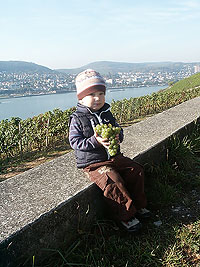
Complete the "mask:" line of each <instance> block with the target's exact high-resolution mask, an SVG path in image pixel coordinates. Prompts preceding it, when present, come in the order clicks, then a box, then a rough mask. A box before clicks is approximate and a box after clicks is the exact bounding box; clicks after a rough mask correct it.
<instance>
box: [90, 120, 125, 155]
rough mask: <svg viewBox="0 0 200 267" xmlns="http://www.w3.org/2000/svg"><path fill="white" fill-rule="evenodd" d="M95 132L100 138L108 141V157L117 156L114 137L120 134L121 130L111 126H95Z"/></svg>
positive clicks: (116, 144)
mask: <svg viewBox="0 0 200 267" xmlns="http://www.w3.org/2000/svg"><path fill="white" fill-rule="evenodd" d="M94 130H95V132H96V133H97V134H98V135H99V136H101V137H102V138H105V139H108V140H109V143H110V145H109V147H108V153H109V154H110V156H115V155H116V154H117V149H118V146H119V144H118V140H117V139H116V135H117V134H119V133H120V130H121V128H120V127H115V126H112V124H110V123H109V124H97V125H96V126H95V127H94Z"/></svg>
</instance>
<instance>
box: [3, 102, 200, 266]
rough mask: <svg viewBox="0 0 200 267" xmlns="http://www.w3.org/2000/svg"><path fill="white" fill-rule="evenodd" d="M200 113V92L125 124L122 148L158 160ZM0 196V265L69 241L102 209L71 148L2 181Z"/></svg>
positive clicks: (128, 153) (141, 157) (143, 158)
mask: <svg viewBox="0 0 200 267" xmlns="http://www.w3.org/2000/svg"><path fill="white" fill-rule="evenodd" d="M199 118H200V97H198V98H195V99H192V100H189V101H187V102H185V103H183V104H180V105H178V106H176V107H174V108H171V109H169V110H167V111H164V112H162V113H160V114H157V115H155V116H153V117H151V118H148V119H146V120H144V121H142V122H140V123H137V124H134V125H133V126H130V127H128V128H126V129H125V141H124V142H123V145H122V152H123V153H124V154H125V155H126V156H128V157H131V158H134V159H135V160H137V161H139V162H140V163H142V164H144V163H150V164H151V163H154V162H158V161H160V160H163V159H164V158H165V155H166V141H167V140H168V138H169V137H170V136H172V135H173V134H182V135H184V134H187V131H189V130H190V129H191V127H192V125H193V124H194V122H197V123H199ZM0 196H1V199H0V235H1V236H0V267H6V266H7V267H8V266H9V267H11V266H14V267H16V266H17V262H18V260H20V258H21V257H23V258H26V257H30V256H31V255H35V253H36V254H37V255H39V256H41V257H42V254H43V251H42V249H43V248H53V249H56V248H58V247H59V246H60V245H61V244H62V243H63V242H66V244H69V243H70V242H71V241H72V240H73V239H74V238H75V237H76V234H77V233H78V232H79V231H81V230H84V229H85V228H87V227H89V226H90V225H91V224H92V223H93V222H94V221H95V219H96V218H97V217H98V216H101V211H102V210H103V201H102V197H101V192H100V190H98V188H97V187H96V186H95V185H94V184H92V183H91V182H90V181H89V180H88V179H87V178H86V177H85V175H84V174H83V173H82V171H81V170H77V169H76V164H75V159H74V153H73V152H72V153H69V154H67V155H64V156H62V157H59V158H57V159H55V160H52V161H50V162H48V163H45V164H42V165H40V166H39V167H36V168H34V169H32V170H29V171H27V172H25V173H23V174H20V175H17V176H15V177H14V178H11V179H9V180H6V181H3V182H1V183H0ZM39 256H38V257H39Z"/></svg>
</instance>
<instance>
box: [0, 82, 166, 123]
mask: <svg viewBox="0 0 200 267" xmlns="http://www.w3.org/2000/svg"><path fill="white" fill-rule="evenodd" d="M166 87H167V86H153V87H139V88H123V89H107V92H106V102H107V103H111V101H112V100H113V99H114V100H121V99H124V98H127V99H129V98H131V97H138V96H143V95H150V94H152V93H153V92H157V91H159V90H161V89H164V88H166ZM76 103H77V98H76V92H68V93H63V94H50V95H40V96H26V97H12V98H0V120H3V119H10V118H11V117H19V118H21V119H27V118H29V117H33V116H36V115H39V114H41V113H45V112H47V111H52V110H53V109H55V108H59V109H61V110H66V109H68V108H71V107H73V106H76Z"/></svg>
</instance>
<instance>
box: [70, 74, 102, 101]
mask: <svg viewBox="0 0 200 267" xmlns="http://www.w3.org/2000/svg"><path fill="white" fill-rule="evenodd" d="M75 84H76V90H77V97H78V99H79V100H80V99H83V97H85V96H87V95H89V94H91V93H94V92H96V91H103V92H105V91H106V83H105V81H104V79H103V77H102V76H101V75H100V73H99V72H97V71H95V70H92V69H87V70H84V71H82V72H81V73H79V74H78V75H77V76H76V79H75Z"/></svg>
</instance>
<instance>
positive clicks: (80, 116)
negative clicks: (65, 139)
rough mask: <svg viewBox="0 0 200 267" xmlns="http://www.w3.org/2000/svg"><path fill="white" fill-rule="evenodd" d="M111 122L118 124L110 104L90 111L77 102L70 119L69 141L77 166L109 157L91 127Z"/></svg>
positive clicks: (82, 166) (120, 138) (121, 137)
mask: <svg viewBox="0 0 200 267" xmlns="http://www.w3.org/2000/svg"><path fill="white" fill-rule="evenodd" d="M102 123H104V124H108V123H111V124H112V125H113V126H119V125H118V124H117V122H116V120H115V118H114V117H113V115H112V113H111V112H110V105H109V104H107V103H105V104H104V106H103V107H102V108H101V109H100V110H98V111H97V112H92V111H91V110H90V109H89V108H88V107H86V106H83V105H82V104H80V103H78V104H77V109H76V111H75V112H74V113H73V114H72V116H71V120H70V131H69V142H70V145H71V147H72V148H73V149H74V150H75V155H76V162H77V167H78V168H85V167H87V166H88V165H90V164H92V163H97V162H102V161H106V160H108V159H109V158H110V156H109V154H108V152H107V150H106V148H105V147H104V146H102V145H101V144H99V142H98V141H97V139H96V137H95V136H94V130H93V128H94V127H95V126H96V125H97V124H102ZM119 140H120V142H122V140H123V130H122V129H121V132H120V134H119ZM119 153H120V148H119V149H118V154H119Z"/></svg>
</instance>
